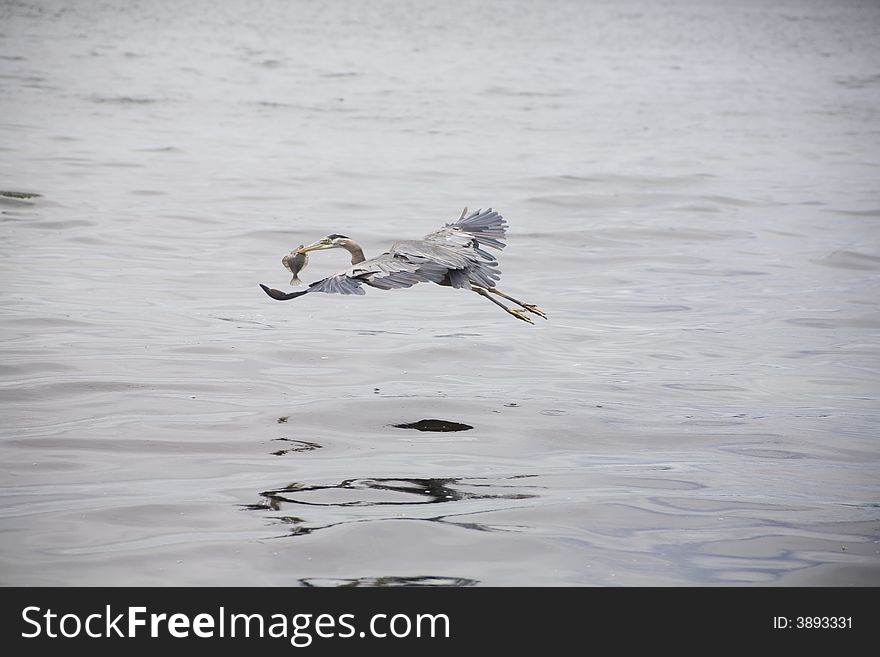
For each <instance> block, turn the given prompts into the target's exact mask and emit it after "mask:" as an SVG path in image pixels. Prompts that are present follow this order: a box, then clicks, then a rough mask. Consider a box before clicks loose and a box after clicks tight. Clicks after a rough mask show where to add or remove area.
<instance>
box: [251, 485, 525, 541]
mask: <svg viewBox="0 0 880 657" xmlns="http://www.w3.org/2000/svg"><path fill="white" fill-rule="evenodd" d="M533 476H535V475H515V476H513V477H507V478H506V479H508V480H509V479H524V478H529V477H533ZM463 487H467V488H483V489H488V491H487V492H481V491H470V490H462V488H463ZM504 488H515V486H510V485H504V484H498V483H495V482H490V481H488V480H484V479H469V478H370V479H346V480H345V481H342V482H340V483H338V484H332V485H304V484H300V483H292V484H288V485H287V486H284V487H283V488H277V489H274V490H268V491H264V492H262V493H260V496H261V497H262V499H261V500H260V501H259V502H257V503H255V504H246V505H243V508H245V509H247V510H249V511H282V510H283V509H284V507H285V505H289V504H296V505H301V506H305V507H328V508H351V507H383V506H395V507H400V506H412V507H418V506H424V505H429V504H439V503H445V502H462V501H464V502H473V501H480V500H526V499H532V498H535V497H537V495H535V494H534V493H526V492H521V491H518V490H517V491H500V492H489V491H497V489H504ZM309 498H311V499H309ZM340 498H341V499H340ZM484 510H486V509H483V508H480V509H473V510H471V509H464V510H462V509H457V510H456V512H455V513H446V514H442V515H436V516H427V517H426V516H407V517H402V516H400V515H399V514H395V515H394V516H393V517H388V516H384V515H383V516H364V517H357V518H348V519H345V520H339V521H330V522H327V519H326V518H320V519H312V520H307V519H306V518H303V517H300V516H295V515H283V516H270V518H271V520H272V521H273V522H274V523H275V524H281V525H284V526H285V527H286V528H287V529H288V531H287V533H286V534H284V536H285V537H290V536H305V535H308V534H311V533H314V532H316V531H317V530H319V529H327V528H329V527H335V526H337V525H345V524H349V523H360V522H371V521H375V520H388V519H393V520H401V519H403V520H422V521H427V522H445V523H449V524H454V525H456V526H458V527H462V528H465V529H473V530H476V531H502V530H503V529H502V528H500V527H495V526H490V525H487V524H483V523H479V522H474V521H472V520H468V521H462V520H461V516H468V515H470V514H472V513H475V512H479V511H484ZM451 518H455V519H454V520H452V519H451ZM507 529H513V528H511V527H508V528H507ZM279 538H280V537H279Z"/></svg>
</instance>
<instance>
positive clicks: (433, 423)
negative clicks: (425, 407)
mask: <svg viewBox="0 0 880 657" xmlns="http://www.w3.org/2000/svg"><path fill="white" fill-rule="evenodd" d="M394 426H395V427H397V428H398V429H417V430H418V431H467V430H468V429H473V427H472V426H471V425H470V424H463V423H461V422H453V421H452V420H419V421H418V422H408V423H405V424H395V425H394Z"/></svg>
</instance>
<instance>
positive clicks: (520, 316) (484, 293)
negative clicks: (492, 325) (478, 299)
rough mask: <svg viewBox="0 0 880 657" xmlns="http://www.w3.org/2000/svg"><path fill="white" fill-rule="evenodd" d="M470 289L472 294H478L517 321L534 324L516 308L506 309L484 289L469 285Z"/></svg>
mask: <svg viewBox="0 0 880 657" xmlns="http://www.w3.org/2000/svg"><path fill="white" fill-rule="evenodd" d="M471 289H472V290H473V291H474V292H476V293H477V294H479V295H480V296H482V297H486V298H487V299H488V300H489V301H491V302H492V303H494V304H495V305H496V306H500V307H501V308H503V309H504V310H505V311H506V312H508V313H510V314H511V315H513V316H514V317H516V318H517V319H521V320H522V321H524V322H528V323H529V324H534V322H533V321H532V320H531V318H530V317H529V316H528V315H526V314H525V313H524V312H523V311H522V310H517V309H516V308H508V307H507V306H505V305H504V304H503V303H501V302H500V301H498V300H497V299H493V298H492V295H491V294H489V291H488V290H487V289H486V288H483V287H477V286H476V285H471ZM520 305H521V304H520ZM523 307H525V306H523Z"/></svg>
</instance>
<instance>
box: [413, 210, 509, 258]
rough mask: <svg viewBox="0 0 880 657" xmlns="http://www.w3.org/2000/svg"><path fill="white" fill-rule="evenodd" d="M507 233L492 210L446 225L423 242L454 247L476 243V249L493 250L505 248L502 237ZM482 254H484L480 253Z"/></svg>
mask: <svg viewBox="0 0 880 657" xmlns="http://www.w3.org/2000/svg"><path fill="white" fill-rule="evenodd" d="M506 231H507V222H505V221H504V217H502V216H501V215H500V214H498V213H497V212H495V211H494V210H493V209H492V208H489V209H488V210H477V211H476V212H471V213H470V214H469V215H467V216H466V217H462V218H461V219H459V220H458V221H455V222H453V223H451V224H446V225H445V226H444V227H443V228H441V229H440V230H435V231H434V232H433V233H430V234H428V235H425V240H426V241H430V242H438V243H447V244H454V245H456V246H468V245H471V244H472V243H473V242H474V241H476V243H477V244H476V245H474V248H476V249H477V250H478V251H481V249H479V247H481V246H488V247H491V248H493V249H503V248H504V247H505V244H504V241H503V240H504V237H505V235H506ZM482 253H486V252H485V251H482ZM487 255H488V254H487Z"/></svg>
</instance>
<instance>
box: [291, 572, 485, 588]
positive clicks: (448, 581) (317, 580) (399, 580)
mask: <svg viewBox="0 0 880 657" xmlns="http://www.w3.org/2000/svg"><path fill="white" fill-rule="evenodd" d="M299 582H300V584H302V585H303V586H309V587H324V586H335V587H340V588H353V587H358V586H475V585H477V584H479V583H480V582H479V580H476V579H468V578H467V577H436V576H431V575H424V576H421V577H395V576H385V577H357V578H353V579H337V578H333V577H303V578H302V579H300V580H299Z"/></svg>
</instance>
